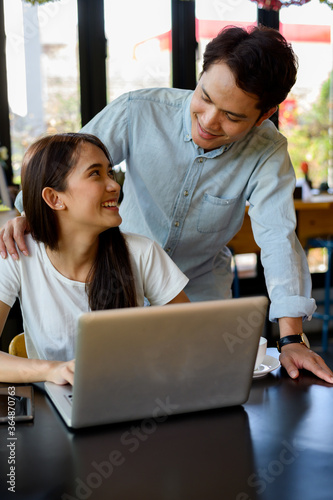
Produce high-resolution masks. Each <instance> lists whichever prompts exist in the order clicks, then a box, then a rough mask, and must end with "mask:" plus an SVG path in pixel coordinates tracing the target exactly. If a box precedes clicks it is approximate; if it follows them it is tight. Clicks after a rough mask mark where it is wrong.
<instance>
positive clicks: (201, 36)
mask: <svg viewBox="0 0 333 500" xmlns="http://www.w3.org/2000/svg"><path fill="white" fill-rule="evenodd" d="M195 5H196V38H197V42H198V63H197V74H198V75H199V74H200V72H201V69H202V56H203V53H204V52H205V48H206V45H207V43H208V42H209V41H210V40H211V39H212V38H214V37H215V36H216V35H217V34H218V33H219V32H220V31H221V30H222V29H223V28H224V27H225V26H229V25H233V26H242V27H243V26H250V25H255V26H256V25H257V5H256V4H255V3H253V2H250V1H249V0H214V1H212V0H210V1H207V0H196V4H195Z"/></svg>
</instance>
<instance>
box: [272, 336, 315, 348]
mask: <svg viewBox="0 0 333 500" xmlns="http://www.w3.org/2000/svg"><path fill="white" fill-rule="evenodd" d="M276 344H277V348H278V351H279V352H281V347H283V346H285V345H288V344H302V345H305V347H307V348H308V349H310V342H309V340H308V338H307V336H306V335H305V333H303V332H302V333H297V334H296V335H287V336H286V337H282V338H281V339H280V340H278V341H277V342H276Z"/></svg>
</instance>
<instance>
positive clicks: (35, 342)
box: [0, 233, 188, 361]
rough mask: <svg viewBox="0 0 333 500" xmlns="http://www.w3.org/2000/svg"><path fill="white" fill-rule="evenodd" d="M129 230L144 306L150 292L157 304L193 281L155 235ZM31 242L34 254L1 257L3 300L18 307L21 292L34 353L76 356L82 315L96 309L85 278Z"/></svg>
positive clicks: (29, 348)
mask: <svg viewBox="0 0 333 500" xmlns="http://www.w3.org/2000/svg"><path fill="white" fill-rule="evenodd" d="M124 236H125V239H126V242H127V245H128V250H129V254H130V259H131V264H132V270H133V275H134V280H135V286H136V293H137V303H138V306H143V305H144V297H146V298H147V299H148V300H149V302H150V304H151V305H163V304H166V303H167V302H170V300H172V299H173V298H174V297H175V296H176V295H178V294H179V293H180V292H181V291H182V290H183V288H184V287H185V285H186V284H187V282H188V279H187V278H186V276H185V275H184V274H183V273H182V272H181V271H180V269H179V268H178V267H177V266H176V265H175V264H174V262H173V261H172V260H171V259H170V257H169V256H168V255H167V254H166V253H165V252H164V250H162V248H161V247H160V246H159V245H158V244H157V243H155V242H154V241H152V240H150V239H148V238H146V237H144V236H139V235H135V234H132V233H127V234H124ZM26 243H27V247H28V250H29V256H28V257H25V256H21V257H20V259H19V260H18V261H14V260H13V259H11V258H7V259H5V260H2V259H0V300H1V301H2V302H4V303H5V304H7V305H9V306H10V307H12V306H13V304H14V302H15V300H16V298H17V297H18V298H19V300H20V305H21V311H22V317H23V327H24V333H25V339H26V347H27V353H28V356H29V358H39V359H50V360H51V359H56V360H63V361H67V360H70V359H73V358H74V355H75V354H74V353H75V339H76V327H77V320H78V317H79V315H80V314H82V312H87V311H89V310H90V308H89V305H88V297H87V294H86V291H85V283H82V282H78V281H72V280H70V279H68V278H66V277H65V276H63V275H62V274H60V273H59V272H58V271H57V270H56V269H55V268H54V266H53V265H52V263H51V261H50V260H49V258H48V256H47V253H46V250H45V246H44V244H43V243H37V242H35V241H34V240H33V239H32V237H31V236H30V235H28V236H27V237H26ZM119 334H120V335H121V332H120V333H119Z"/></svg>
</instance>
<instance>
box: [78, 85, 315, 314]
mask: <svg viewBox="0 0 333 500" xmlns="http://www.w3.org/2000/svg"><path fill="white" fill-rule="evenodd" d="M191 98H192V91H187V90H179V89H169V88H165V89H145V90H138V91H135V92H130V93H128V94H124V95H122V96H121V97H119V98H118V99H116V100H115V101H113V102H112V103H111V104H109V105H108V106H106V108H104V110H102V111H101V112H100V113H99V114H98V115H97V116H96V117H95V118H93V119H92V120H91V121H90V122H89V123H88V124H87V125H86V126H84V127H83V129H82V132H89V133H92V134H95V135H97V136H98V137H99V138H100V139H101V140H102V141H103V142H104V143H105V145H106V146H107V147H108V149H109V151H110V153H111V156H112V159H113V162H114V164H115V165H117V164H119V163H121V162H122V161H124V160H126V175H125V184H124V199H123V202H122V204H121V209H120V213H121V216H122V218H123V222H122V224H121V229H122V230H123V231H126V232H134V233H139V234H143V235H145V236H148V237H150V238H151V239H153V240H156V241H157V242H158V243H159V244H160V245H161V246H162V247H163V248H164V249H165V251H166V252H167V253H168V254H169V255H170V257H171V258H172V259H173V260H174V261H175V262H176V264H177V265H178V266H179V267H180V269H181V270H182V271H183V272H184V273H185V274H186V275H187V276H188V278H190V282H189V284H188V285H187V287H186V288H185V291H186V293H187V294H188V296H189V298H190V299H191V300H209V299H220V298H226V297H228V296H230V286H231V282H232V274H231V271H230V252H229V250H228V249H227V248H226V247H225V245H227V243H228V242H229V241H230V240H231V239H232V237H233V236H234V235H235V234H236V233H237V232H238V231H239V229H240V228H241V226H242V222H243V218H244V211H245V205H246V202H248V203H249V215H250V217H251V223H252V229H253V234H254V237H255V240H256V242H257V244H258V245H259V247H260V248H261V260H262V264H263V267H264V271H265V279H266V285H267V290H268V293H269V297H270V299H271V306H270V319H271V320H272V321H275V320H276V319H277V318H280V317H283V316H287V317H288V316H290V317H299V316H302V317H303V319H306V318H308V317H311V315H312V314H313V312H314V310H315V307H316V306H315V301H314V300H313V299H312V298H311V277H310V273H309V269H308V265H307V260H306V256H305V253H304V251H303V249H302V247H301V245H300V243H299V241H298V239H297V237H296V236H295V225H296V217H295V210H294V203H293V191H294V186H295V175H294V169H293V167H292V165H291V162H290V158H289V155H288V152H287V141H286V139H285V137H283V136H282V135H281V134H280V133H279V132H278V131H277V129H276V127H275V126H274V125H273V123H272V122H271V121H270V120H265V121H264V122H263V124H262V125H261V126H260V127H254V128H253V129H252V130H251V131H250V133H249V134H248V135H247V136H246V137H245V138H243V139H242V140H240V141H237V142H235V143H233V144H231V145H228V146H222V147H221V148H219V149H216V150H213V151H209V152H207V153H205V152H204V150H203V149H201V148H199V147H198V146H197V145H196V144H194V142H193V141H192V136H191V115H190V102H191Z"/></svg>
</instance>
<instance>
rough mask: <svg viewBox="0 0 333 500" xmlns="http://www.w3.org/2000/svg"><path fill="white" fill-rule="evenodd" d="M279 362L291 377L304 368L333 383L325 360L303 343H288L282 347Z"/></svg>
mask: <svg viewBox="0 0 333 500" xmlns="http://www.w3.org/2000/svg"><path fill="white" fill-rule="evenodd" d="M280 362H281V365H282V366H283V367H284V368H285V369H286V370H287V372H288V374H289V376H290V377H291V378H293V379H295V378H297V377H298V376H299V370H300V369H302V368H304V369H305V370H308V371H310V372H312V373H314V374H315V375H317V377H319V378H321V379H322V380H325V382H328V383H329V384H333V372H332V371H331V370H330V369H329V367H328V366H327V365H326V363H325V361H324V360H323V359H322V358H321V357H320V356H319V354H317V353H315V352H313V351H312V350H311V349H308V348H307V347H305V346H304V345H301V344H289V345H286V346H284V347H282V349H281V354H280Z"/></svg>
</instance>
